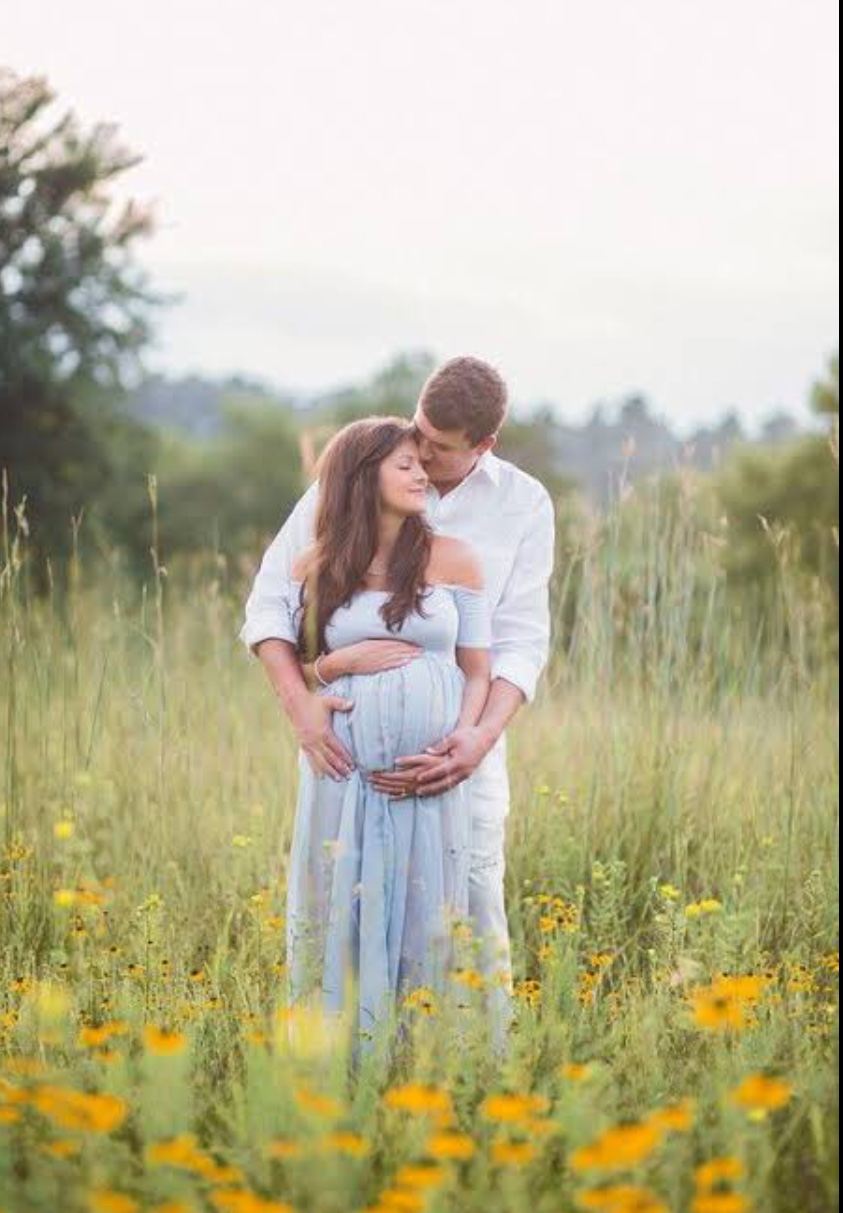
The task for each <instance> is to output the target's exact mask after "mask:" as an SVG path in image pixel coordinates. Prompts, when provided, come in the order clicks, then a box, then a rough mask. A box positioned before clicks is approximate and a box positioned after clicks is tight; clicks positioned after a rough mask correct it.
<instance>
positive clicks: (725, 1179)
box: [694, 1154, 745, 1192]
mask: <svg viewBox="0 0 843 1213" xmlns="http://www.w3.org/2000/svg"><path fill="white" fill-rule="evenodd" d="M744 1174H745V1168H744V1165H743V1162H742V1161H741V1159H740V1158H737V1157H735V1155H733V1154H728V1155H724V1156H722V1157H720V1158H712V1159H711V1160H710V1161H709V1162H704V1163H702V1164H701V1165H700V1166H698V1167H697V1168H696V1170H695V1171H694V1184H695V1186H696V1188H697V1190H698V1191H700V1192H711V1191H713V1190H714V1188H716V1187H717V1185H718V1184H722V1183H735V1182H736V1181H737V1180H739V1179H743V1177H744Z"/></svg>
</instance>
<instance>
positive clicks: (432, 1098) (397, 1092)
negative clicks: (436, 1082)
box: [383, 1083, 452, 1116]
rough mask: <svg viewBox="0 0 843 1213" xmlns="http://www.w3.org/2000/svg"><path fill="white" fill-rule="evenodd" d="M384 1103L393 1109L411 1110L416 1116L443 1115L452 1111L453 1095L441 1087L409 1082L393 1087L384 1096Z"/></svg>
mask: <svg viewBox="0 0 843 1213" xmlns="http://www.w3.org/2000/svg"><path fill="white" fill-rule="evenodd" d="M383 1101H384V1104H385V1105H386V1107H387V1108H391V1109H392V1110H393V1111H398V1112H409V1113H411V1114H413V1115H416V1116H441V1115H450V1114H451V1113H452V1105H451V1096H450V1095H449V1093H448V1092H447V1091H445V1090H443V1089H442V1088H441V1087H432V1086H424V1085H422V1084H419V1083H408V1084H406V1085H405V1086H401V1087H392V1088H390V1090H388V1091H387V1092H386V1093H385V1095H384V1097H383Z"/></svg>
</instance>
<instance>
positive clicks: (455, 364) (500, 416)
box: [419, 357, 509, 446]
mask: <svg viewBox="0 0 843 1213" xmlns="http://www.w3.org/2000/svg"><path fill="white" fill-rule="evenodd" d="M419 407H420V408H421V411H422V412H423V413H424V415H425V417H426V418H427V420H428V421H429V422H430V424H431V425H433V426H435V427H436V429H437V430H463V431H465V433H466V434H467V435H468V439H469V441H470V443H471V445H472V446H477V445H478V444H479V443H481V442H483V441H484V439H486V438H491V436H492V435H493V434H497V432H498V430H499V429H500V428H501V426H502V425H503V423H504V420H505V418H506V413H507V409H508V407H509V394H508V392H507V389H506V384H505V383H504V381H503V378H502V377H501V375H500V374H499V373H498V372H497V371H496V370H495V368H494V367H493V366H490V365H489V363H488V362H483V361H482V360H481V359H480V358H469V357H461V358H451V359H449V360H448V362H445V363H443V365H442V366H440V367H439V368H438V370H435V371H434V372H433V374H432V375H431V376H430V377H429V378H428V380H427V381H426V383H425V385H424V387H423V388H422V390H421V396H420V397H419Z"/></svg>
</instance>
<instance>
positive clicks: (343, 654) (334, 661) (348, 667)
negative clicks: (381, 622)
mask: <svg viewBox="0 0 843 1213" xmlns="http://www.w3.org/2000/svg"><path fill="white" fill-rule="evenodd" d="M421 654H422V650H421V649H420V648H419V646H418V645H416V644H407V643H406V641H403V640H361V641H360V643H359V644H350V645H348V646H347V647H346V648H344V649H336V650H335V651H334V652H333V653H329V654H328V656H327V657H325V658H323V659H322V662H321V663H320V670H321V672H322V676H323V678H326V679H327V680H329V681H332V680H333V679H334V678H339V677H341V676H342V675H343V674H382V673H383V672H384V670H399V669H401V668H402V667H403V666H405V665H409V664H410V662H412V661H415V660H416V659H417V658H418V657H420V656H421ZM328 676H329V677H328Z"/></svg>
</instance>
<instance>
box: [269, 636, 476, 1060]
mask: <svg viewBox="0 0 843 1213" xmlns="http://www.w3.org/2000/svg"><path fill="white" fill-rule="evenodd" d="M464 684H465V679H464V676H463V674H462V671H461V670H460V668H459V666H458V665H457V664H456V662H455V660H454V658H453V656H452V655H446V654H442V653H439V652H432V651H425V652H423V653H422V654H421V656H419V657H418V658H417V659H415V660H414V661H412V662H411V663H410V664H409V665H406V666H404V667H402V668H399V669H395V670H388V671H384V672H383V673H379V674H371V675H354V676H346V677H343V678H340V679H338V680H337V681H335V682H334V683H332V684H331V686H330V687H329V688H327V689H325V690H323V691H322V692H321V693H322V694H332V695H339V696H342V697H343V698H346V699H349V700H351V701H352V702H353V704H354V707H353V709H352V711H351V712H349V713H348V714H345V713H339V712H338V713H335V715H334V731H335V733H336V735H337V737H338V738H339V740H340V741H341V742H342V743H343V744H344V745H345V746H346V748H347V749H348V750H349V751H350V753H351V754H352V755H353V757H354V761H355V766H356V769H355V771H354V773H353V774H352V775H351V777H350V778H348V779H347V780H345V781H343V782H335V781H334V780H332V779H331V778H329V777H328V776H316V775H314V773H313V772H312V771H311V769H310V766H309V764H308V763H307V761H306V760H305V759H304V758H303V757H302V758H300V761H299V794H298V804H297V810H296V820H295V826H294V832H293V843H292V852H291V856H290V870H289V876H288V887H287V962H288V974H289V977H288V980H289V997H290V1002H291V1005H294V1004H296V1003H297V1002H298V1001H299V1000H300V999H303V998H306V997H307V996H308V995H310V994H312V993H313V991H314V990H316V991H318V990H319V989H320V988H321V1001H322V1008H323V1011H324V1012H325V1013H326V1014H328V1015H330V1014H338V1013H341V1012H345V1013H350V1018H351V1021H352V1023H353V1024H354V1025H355V1026H356V1028H357V1030H358V1032H359V1033H360V1039H361V1042H365V1041H366V1040H367V1039H369V1038H371V1036H372V1035H373V1034H374V1031H375V1029H376V1027H377V1025H378V1024H379V1022H380V1021H381V1017H382V1015H383V1013H384V1012H385V1011H389V1010H390V1009H391V1008H393V1007H395V1006H396V1004H400V1002H401V1000H402V998H403V997H404V995H406V994H407V993H409V992H410V991H412V990H413V989H416V988H418V987H427V988H430V989H432V990H442V989H443V988H444V987H445V985H446V982H447V972H448V969H449V967H450V965H451V964H452V959H453V956H452V945H451V929H452V925H453V924H454V923H455V921H456V920H459V919H466V918H467V915H468V879H469V854H470V830H471V821H470V809H469V803H468V795H467V789H466V785H465V784H461V785H459V786H458V787H456V788H454V789H452V790H450V791H448V792H445V793H443V794H442V795H439V796H430V797H424V798H421V797H417V798H412V799H408V800H400V801H394V800H393V801H390V799H389V798H388V796H386V795H384V794H382V793H380V792H377V791H376V790H375V789H374V788H373V787H372V785H371V783H370V782H369V776H370V774H371V772H373V771H376V770H387V769H390V768H392V767H393V766H394V764H395V760H396V759H397V758H400V757H403V756H406V755H412V754H420V753H422V752H423V751H424V750H425V748H426V747H427V746H430V745H433V744H434V743H436V742H438V741H441V740H442V739H443V738H444V737H445V736H447V734H448V733H449V732H450V731H451V730H452V729H453V728H454V726H455V725H456V723H457V720H458V717H459V713H460V706H461V703H462V696H463V689H464ZM350 998H353V999H356V1006H355V1005H351V1006H349V1002H348V1000H349V999H350Z"/></svg>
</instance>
